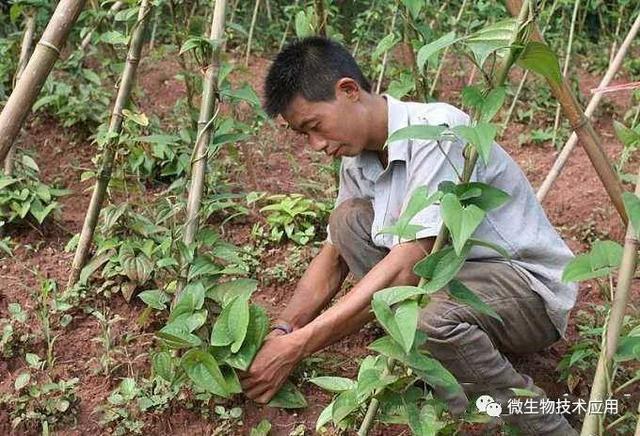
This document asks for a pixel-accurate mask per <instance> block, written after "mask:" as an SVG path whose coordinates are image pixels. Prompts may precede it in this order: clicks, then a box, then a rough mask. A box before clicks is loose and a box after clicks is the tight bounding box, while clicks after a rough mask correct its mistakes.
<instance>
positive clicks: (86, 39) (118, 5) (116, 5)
mask: <svg viewBox="0 0 640 436" xmlns="http://www.w3.org/2000/svg"><path fill="white" fill-rule="evenodd" d="M122 6H124V3H123V2H121V1H117V2H115V3H114V4H112V5H111V7H110V8H109V11H108V12H107V17H111V16H113V14H115V13H116V12H118V11H119V10H120V8H122ZM103 20H104V17H103V18H101V19H100V20H99V21H98V22H97V23H96V25H95V27H94V28H93V29H91V30H90V31H89V32H88V33H87V34H86V35H85V36H84V38H82V43H81V44H80V51H85V50H86V49H87V47H89V44H91V37H92V36H93V34H94V33H95V31H96V29H97V28H98V26H99V25H100V24H101V23H102V21H103Z"/></svg>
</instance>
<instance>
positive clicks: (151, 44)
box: [149, 3, 162, 51]
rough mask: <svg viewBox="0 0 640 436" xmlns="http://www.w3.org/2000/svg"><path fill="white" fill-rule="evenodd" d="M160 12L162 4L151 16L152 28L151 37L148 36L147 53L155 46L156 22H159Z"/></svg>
mask: <svg viewBox="0 0 640 436" xmlns="http://www.w3.org/2000/svg"><path fill="white" fill-rule="evenodd" d="M161 10H162V3H161V4H160V6H158V7H157V8H156V11H155V12H154V14H153V26H152V27H151V36H149V51H153V49H154V47H155V44H156V33H157V31H158V21H160V11H161Z"/></svg>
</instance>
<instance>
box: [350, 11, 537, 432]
mask: <svg viewBox="0 0 640 436" xmlns="http://www.w3.org/2000/svg"><path fill="white" fill-rule="evenodd" d="M529 1H530V0H524V1H523V4H522V7H521V9H520V11H519V12H518V19H517V22H518V30H517V31H516V34H514V35H513V37H512V38H511V41H510V44H509V45H510V46H513V45H514V43H515V42H516V41H517V37H518V33H519V31H520V28H521V26H522V25H523V24H524V23H525V22H526V20H527V17H528V16H529V12H530V10H529V9H530V7H531V5H530V3H529ZM516 56H517V54H516V50H514V49H511V50H509V54H508V55H507V58H506V59H505V61H504V64H503V66H502V69H501V70H500V71H499V72H498V73H497V75H496V80H495V81H494V83H495V87H499V86H502V85H503V84H504V82H505V80H506V79H507V75H508V73H509V70H510V69H511V67H512V66H513V63H514V62H515V60H516ZM477 161H478V153H477V151H476V150H475V148H471V149H470V151H469V152H468V153H467V150H465V153H464V168H463V171H462V180H461V181H462V183H468V182H469V181H470V180H471V175H472V174H473V170H474V169H475V166H476V162H477ZM448 238H449V232H448V230H447V227H446V226H445V225H444V224H442V226H441V227H440V231H439V232H438V236H437V237H436V240H435V242H434V244H433V247H432V248H431V254H433V253H436V252H437V251H440V250H441V249H442V247H444V245H445V244H446V242H447V239H448ZM425 282H426V280H425V279H424V278H421V279H420V282H419V283H418V287H423V286H424V285H425ZM394 366H395V361H394V360H393V359H389V361H388V362H387V368H385V371H383V375H386V374H388V373H389V372H391V371H392V370H393V367H394ZM385 373H386V374H385ZM379 393H380V390H377V391H376V394H375V395H377V394H379ZM379 407H380V402H379V400H378V399H377V398H376V397H375V396H374V397H373V398H372V399H371V401H370V402H369V407H368V408H367V412H366V414H365V417H364V420H363V421H362V424H361V425H360V428H359V429H358V436H366V435H367V434H368V433H369V431H370V430H371V427H372V426H373V420H374V419H375V416H376V414H377V413H378V408H379Z"/></svg>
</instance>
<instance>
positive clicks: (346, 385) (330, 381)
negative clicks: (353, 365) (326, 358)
mask: <svg viewBox="0 0 640 436" xmlns="http://www.w3.org/2000/svg"><path fill="white" fill-rule="evenodd" d="M309 381H310V382H311V383H313V384H314V385H317V386H319V387H321V388H322V389H325V390H327V391H331V392H342V391H348V390H349V389H353V388H355V387H356V382H354V381H353V380H351V379H349V378H345V377H330V376H320V377H314V378H312V379H310V380H309Z"/></svg>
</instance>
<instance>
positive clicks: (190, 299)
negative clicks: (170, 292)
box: [169, 282, 204, 321]
mask: <svg viewBox="0 0 640 436" xmlns="http://www.w3.org/2000/svg"><path fill="white" fill-rule="evenodd" d="M203 304H204V286H203V285H202V283H201V282H195V283H189V284H187V286H185V288H184V289H183V290H182V292H181V293H180V295H179V296H178V300H177V301H176V304H175V306H174V307H173V309H172V310H171V315H169V321H173V320H174V319H176V318H177V317H178V316H179V315H182V314H184V313H193V312H194V311H196V310H200V309H201V308H202V305H203Z"/></svg>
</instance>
